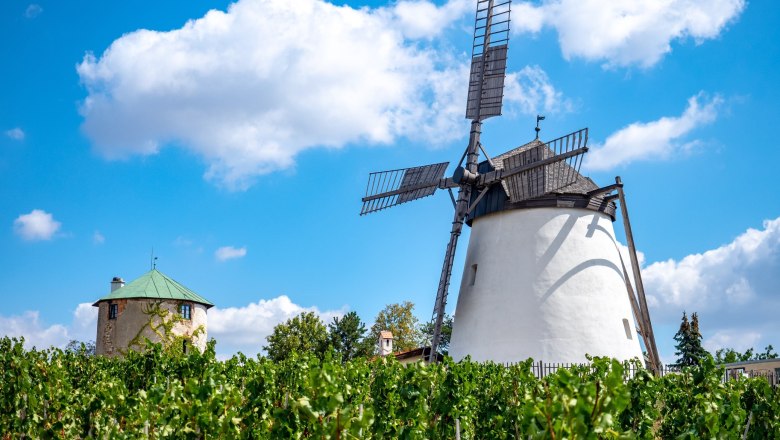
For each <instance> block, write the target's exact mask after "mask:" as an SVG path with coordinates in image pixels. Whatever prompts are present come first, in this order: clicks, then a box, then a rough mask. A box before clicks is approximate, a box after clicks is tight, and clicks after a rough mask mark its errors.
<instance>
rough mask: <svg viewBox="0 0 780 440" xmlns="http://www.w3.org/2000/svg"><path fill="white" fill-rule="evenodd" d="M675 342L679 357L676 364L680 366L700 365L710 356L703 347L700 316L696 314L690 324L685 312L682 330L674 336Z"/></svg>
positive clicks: (681, 325)
mask: <svg viewBox="0 0 780 440" xmlns="http://www.w3.org/2000/svg"><path fill="white" fill-rule="evenodd" d="M674 340H675V341H677V345H675V346H674V348H676V349H677V351H676V352H675V355H677V356H679V358H678V359H677V363H676V364H677V365H678V366H681V367H687V366H694V365H699V364H700V363H701V361H702V359H704V358H706V357H707V356H709V353H707V350H705V349H704V347H702V345H701V340H702V336H701V332H700V331H699V316H698V315H697V314H696V313H695V312H694V313H693V314H692V315H691V321H690V322H689V321H688V316H687V315H686V314H685V312H683V317H682V322H681V323H680V329H679V330H678V331H677V333H676V334H675V335H674Z"/></svg>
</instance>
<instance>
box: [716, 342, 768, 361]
mask: <svg viewBox="0 0 780 440" xmlns="http://www.w3.org/2000/svg"><path fill="white" fill-rule="evenodd" d="M774 350H775V348H774V347H773V346H772V345H771V344H770V345H768V346H766V347H765V348H764V351H763V352H761V353H755V350H754V349H753V348H752V347H751V348H749V349H747V350H746V351H745V352H744V353H740V352H738V351H736V350H734V349H733V348H720V349H718V350H717V351H716V352H715V362H718V363H721V364H730V363H732V362H745V361H761V360H765V359H777V357H778V355H777V353H775V351H774Z"/></svg>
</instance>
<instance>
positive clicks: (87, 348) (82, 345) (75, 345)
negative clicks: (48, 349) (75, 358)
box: [65, 339, 95, 356]
mask: <svg viewBox="0 0 780 440" xmlns="http://www.w3.org/2000/svg"><path fill="white" fill-rule="evenodd" d="M65 351H69V352H72V353H80V354H82V355H84V356H92V355H94V354H95V341H87V342H81V341H77V340H75V339H71V340H70V342H68V345H66V346H65Z"/></svg>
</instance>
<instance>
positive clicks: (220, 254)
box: [214, 246, 246, 261]
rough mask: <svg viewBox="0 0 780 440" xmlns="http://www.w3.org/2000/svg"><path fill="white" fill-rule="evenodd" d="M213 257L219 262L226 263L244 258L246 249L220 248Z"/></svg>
mask: <svg viewBox="0 0 780 440" xmlns="http://www.w3.org/2000/svg"><path fill="white" fill-rule="evenodd" d="M214 256H215V257H216V258H217V260H219V261H227V260H232V259H235V258H243V257H244V256H246V247H240V248H236V247H233V246H222V247H221V248H219V249H217V250H216V252H214Z"/></svg>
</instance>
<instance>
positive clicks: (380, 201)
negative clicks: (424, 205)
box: [360, 162, 449, 215]
mask: <svg viewBox="0 0 780 440" xmlns="http://www.w3.org/2000/svg"><path fill="white" fill-rule="evenodd" d="M447 165H449V162H442V163H436V164H432V165H425V166H421V167H412V168H402V169H397V170H389V171H380V172H376V173H371V174H369V176H368V185H367V186H366V196H365V197H363V208H362V209H361V210H360V215H364V214H369V213H372V212H376V211H381V210H383V209H385V208H389V207H391V206H395V205H399V204H401V203H406V202H411V201H412V200H417V199H420V198H423V197H427V196H429V195H431V194H433V193H434V192H435V191H436V188H438V187H439V182H440V181H441V180H442V177H443V176H444V171H446V170H447Z"/></svg>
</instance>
